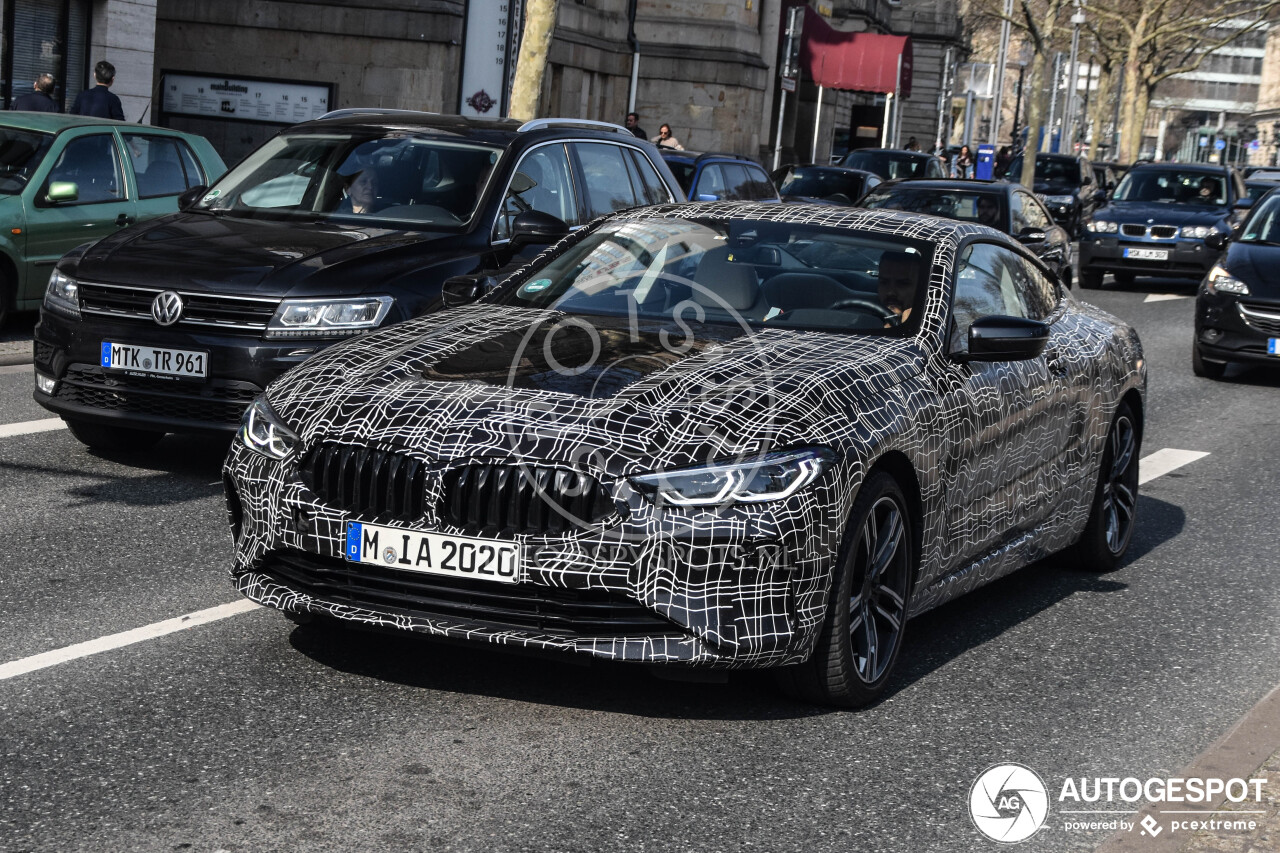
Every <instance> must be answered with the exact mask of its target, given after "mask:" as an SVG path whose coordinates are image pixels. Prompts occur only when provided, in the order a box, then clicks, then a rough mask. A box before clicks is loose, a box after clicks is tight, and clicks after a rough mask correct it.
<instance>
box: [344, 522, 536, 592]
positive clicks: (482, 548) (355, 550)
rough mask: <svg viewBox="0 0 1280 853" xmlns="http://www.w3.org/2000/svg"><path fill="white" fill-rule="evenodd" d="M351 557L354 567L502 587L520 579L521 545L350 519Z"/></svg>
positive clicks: (348, 552)
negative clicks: (434, 576)
mask: <svg viewBox="0 0 1280 853" xmlns="http://www.w3.org/2000/svg"><path fill="white" fill-rule="evenodd" d="M346 557H347V560H348V561H349V562H352V563H367V564H369V565H371V566H382V567H384V568H390V569H401V570H403V571H406V572H422V573H423V574H428V575H443V576H444V577H451V578H474V579H476V580H487V581H495V582H497V583H518V582H519V581H520V546H519V545H517V544H516V543H514V542H499V541H497V540H495V539H473V538H471V537H468V536H446V535H445V534H442V533H418V532H417V531H413V530H400V529H398V528H395V527H380V526H378V525H375V524H364V523H362V522H359V521H350V522H347V548H346Z"/></svg>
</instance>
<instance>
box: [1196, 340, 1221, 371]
mask: <svg viewBox="0 0 1280 853" xmlns="http://www.w3.org/2000/svg"><path fill="white" fill-rule="evenodd" d="M1191 372H1192V373H1194V374H1195V375H1196V376H1199V377H1201V378H1203V379H1221V378H1222V375H1223V374H1224V373H1226V372H1227V363H1226V362H1225V361H1213V360H1212V359H1208V358H1205V357H1204V356H1203V355H1201V354H1200V342H1199V341H1192V342H1191Z"/></svg>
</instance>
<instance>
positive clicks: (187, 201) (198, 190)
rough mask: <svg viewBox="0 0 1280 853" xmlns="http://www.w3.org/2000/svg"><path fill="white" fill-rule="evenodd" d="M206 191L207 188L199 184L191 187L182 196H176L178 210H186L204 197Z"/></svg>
mask: <svg viewBox="0 0 1280 853" xmlns="http://www.w3.org/2000/svg"><path fill="white" fill-rule="evenodd" d="M208 189H209V188H208V187H206V186H205V185H204V184H201V185H200V186H198V187H192V188H191V189H189V190H187V191H186V192H184V193H183V194H182V195H180V196H178V210H186V209H187V208H188V207H190V206H191V205H193V204H195V203H196V202H197V201H199V200H200V199H201V197H202V196H204V194H205V192H206V191H207V190H208Z"/></svg>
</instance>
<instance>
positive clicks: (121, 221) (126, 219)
mask: <svg viewBox="0 0 1280 853" xmlns="http://www.w3.org/2000/svg"><path fill="white" fill-rule="evenodd" d="M132 224H133V217H132V216H130V215H129V214H127V213H122V214H120V215H119V216H117V217H116V226H117V227H120V228H123V227H124V226H126V225H132Z"/></svg>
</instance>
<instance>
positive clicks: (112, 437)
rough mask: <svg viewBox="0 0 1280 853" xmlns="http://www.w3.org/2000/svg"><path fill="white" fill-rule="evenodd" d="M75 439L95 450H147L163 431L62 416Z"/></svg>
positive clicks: (162, 435)
mask: <svg viewBox="0 0 1280 853" xmlns="http://www.w3.org/2000/svg"><path fill="white" fill-rule="evenodd" d="M63 420H64V421H66V422H67V429H69V430H71V434H72V435H74V436H75V437H76V440H77V441H79V442H80V443H81V444H83V445H85V446H86V447H92V448H94V449H96V450H135V451H136V450H147V449H149V448H151V447H153V446H154V445H155V443H156V442H157V441H159V440H160V439H162V438H164V433H162V432H153V431H151V430H146V429H133V428H131V427H118V426H106V425H104V424H97V423H90V422H89V421H80V420H73V419H71V418H63Z"/></svg>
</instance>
